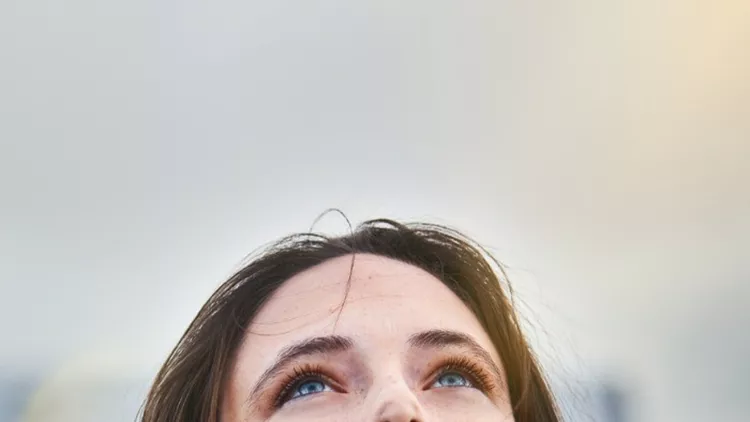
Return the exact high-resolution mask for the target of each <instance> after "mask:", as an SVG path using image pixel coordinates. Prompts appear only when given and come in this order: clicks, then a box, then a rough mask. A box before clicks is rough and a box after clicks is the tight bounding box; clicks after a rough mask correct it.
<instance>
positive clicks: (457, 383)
mask: <svg viewBox="0 0 750 422" xmlns="http://www.w3.org/2000/svg"><path fill="white" fill-rule="evenodd" d="M432 387H433V388H443V387H469V388H473V387H474V385H472V383H471V381H469V380H468V379H467V378H466V377H465V376H463V375H461V374H460V373H459V372H445V373H443V374H442V375H440V376H439V377H438V378H437V379H436V380H435V382H434V383H433V384H432Z"/></svg>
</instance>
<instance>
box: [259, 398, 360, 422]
mask: <svg viewBox="0 0 750 422" xmlns="http://www.w3.org/2000/svg"><path fill="white" fill-rule="evenodd" d="M360 404H361V401H360V400H357V398H356V397H354V396H353V395H341V394H325V393H324V394H320V395H319V396H317V397H310V398H303V399H299V401H297V402H289V403H288V404H287V406H285V407H284V408H282V409H281V410H280V411H279V412H277V413H275V414H274V415H273V417H271V419H268V420H267V422H303V421H304V422H349V421H354V420H358V417H359V415H360V412H361V406H360ZM264 422H265V420H264Z"/></svg>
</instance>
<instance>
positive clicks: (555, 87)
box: [0, 0, 750, 422]
mask: <svg viewBox="0 0 750 422" xmlns="http://www.w3.org/2000/svg"><path fill="white" fill-rule="evenodd" d="M621 3H623V2H614V1H603V2H597V3H595V4H590V3H589V2H575V1H574V2H568V3H567V4H565V3H560V2H552V1H548V2H536V3H529V2H507V1H503V2H497V1H476V2H444V1H429V2H427V1H415V2H410V3H404V2H395V1H346V2H344V1H334V0H328V1H305V2H291V1H274V2H247V1H232V0H220V1H214V2H210V3H205V2H198V1H190V0H189V1H182V2H170V1H157V2H154V1H149V2H146V1H128V2H114V1H105V2H102V1H93V0H90V1H85V0H74V1H67V2H51V1H24V2H21V1H13V0H11V1H9V2H4V3H3V4H2V5H0V28H2V29H0V51H2V56H1V57H0V64H1V66H0V333H2V338H3V339H5V341H3V342H2V343H3V344H2V347H0V369H2V370H5V371H32V372H33V371H41V372H42V376H43V377H44V376H47V375H45V374H60V373H63V372H65V371H66V370H67V371H68V372H71V371H72V372H71V373H73V374H74V376H75V374H77V372H76V371H77V370H78V369H80V367H81V362H86V365H83V366H88V367H90V366H92V364H91V362H98V360H101V361H102V363H101V365H102V366H103V367H107V368H109V367H116V368H120V369H118V371H122V368H130V369H128V370H131V369H132V370H136V371H142V373H145V374H150V373H151V371H153V370H155V368H157V367H158V363H159V361H160V360H161V359H162V358H163V357H164V356H165V353H166V352H167V351H168V349H169V347H170V346H171V345H172V344H173V343H174V342H175V341H176V339H177V338H178V337H179V335H180V333H181V330H183V329H184V327H185V326H186V325H187V323H188V322H189V321H190V319H191V318H192V316H193V315H194V313H195V312H196V311H197V309H198V308H199V307H200V305H201V304H202V302H203V301H204V300H205V299H206V298H207V297H208V295H209V294H210V292H211V291H212V289H213V288H214V287H216V285H217V284H218V283H219V282H221V281H222V280H223V279H224V278H226V277H227V276H228V275H229V274H231V272H232V270H233V269H236V267H237V265H238V264H239V262H240V261H241V260H242V258H243V257H244V256H245V255H246V254H247V253H249V252H251V251H252V250H254V249H255V248H257V247H258V246H260V245H262V244H264V243H267V242H269V241H271V240H273V239H275V238H277V237H279V236H281V235H284V234H288V233H290V232H296V231H306V230H308V229H309V227H310V224H311V223H312V222H313V220H314V219H315V218H316V217H317V216H318V215H319V213H320V212H322V211H323V210H325V209H327V208H329V207H338V208H341V209H342V210H343V211H345V212H346V213H347V215H348V216H349V218H350V219H351V220H352V221H354V222H355V223H356V222H359V221H362V220H364V219H367V218H372V217H380V216H386V217H394V218H401V219H406V220H429V221H434V222H440V223H445V224H450V225H452V226H455V227H457V228H459V229H462V230H464V231H465V232H467V233H468V234H470V235H472V236H474V237H475V238H477V240H479V241H480V242H481V243H483V244H485V245H487V246H489V247H490V248H491V250H493V251H494V252H495V253H496V254H497V256H498V258H500V259H501V260H503V261H504V262H506V263H507V264H508V265H509V266H510V268H511V275H512V276H513V279H514V280H515V282H516V286H517V287H518V289H519V290H520V292H521V295H522V298H524V299H527V301H528V303H529V307H530V308H531V314H532V315H531V318H530V319H531V320H532V321H534V322H535V323H536V325H538V326H541V327H542V329H541V330H537V331H536V332H537V333H539V332H542V331H546V332H547V334H540V335H536V337H537V338H539V340H538V342H539V343H540V344H542V346H541V349H542V354H543V355H545V356H546V358H545V359H547V362H551V363H550V365H553V364H555V362H557V363H560V364H561V365H565V366H570V367H572V368H574V369H571V371H573V372H576V371H577V370H578V369H580V368H581V367H585V371H584V372H593V373H601V374H608V375H610V376H614V377H616V378H618V379H621V380H622V382H623V383H624V385H626V386H627V387H629V388H631V389H632V394H633V397H634V400H635V401H636V403H637V409H636V410H635V412H637V417H636V418H635V419H634V420H638V421H644V422H649V421H666V420H682V421H698V420H724V421H735V420H736V421H739V420H740V417H741V416H742V415H744V414H746V412H747V411H749V410H750V409H748V407H747V406H748V404H747V400H746V398H747V397H748V396H750V391H749V390H748V387H747V384H746V380H747V378H748V376H750V366H748V363H747V359H746V357H747V356H748V354H749V353H750V350H748V349H749V347H748V343H750V341H748V339H747V334H745V333H743V331H746V327H747V326H748V324H750V310H749V309H750V288H749V287H748V284H749V283H750V270H748V268H747V263H748V262H749V261H750V252H749V251H750V244H749V243H750V241H748V239H750V188H748V183H749V182H750V159H748V157H749V155H748V154H750V141H748V140H749V139H750V111H749V110H750V78H748V76H747V75H750V51H749V50H748V47H747V46H748V45H750V32H749V31H748V28H750V6H746V5H742V4H741V3H742V2H730V1H726V2H708V1H706V2H694V4H692V5H686V4H684V3H681V2H680V3H675V2H668V1H656V2H655V1H653V0H651V1H646V0H636V1H630V2H627V3H626V5H625V4H621ZM319 227H320V228H321V229H324V230H335V231H341V230H345V227H346V226H345V224H344V223H343V221H341V220H340V219H337V218H336V217H335V216H329V217H328V218H326V219H325V220H324V221H323V222H322V223H321V224H320V226H319ZM66 368H67V369H66ZM71 368H74V369H71ZM133 368H137V369H133ZM575 368H578V369H575ZM50 376H52V375H50ZM743 397H744V398H743ZM719 409H723V410H722V411H724V412H725V413H726V414H725V415H723V418H722V417H720V416H718V415H720V413H718V412H719ZM702 412H703V413H702Z"/></svg>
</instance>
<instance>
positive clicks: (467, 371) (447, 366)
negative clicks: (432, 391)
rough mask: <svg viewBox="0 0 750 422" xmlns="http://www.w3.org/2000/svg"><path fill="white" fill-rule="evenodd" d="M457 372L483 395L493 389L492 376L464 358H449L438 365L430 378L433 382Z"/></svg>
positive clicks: (478, 365)
mask: <svg viewBox="0 0 750 422" xmlns="http://www.w3.org/2000/svg"><path fill="white" fill-rule="evenodd" d="M450 372H458V373H461V374H462V375H464V376H466V377H468V378H469V381H470V382H471V383H472V385H473V386H474V387H475V388H477V389H478V390H479V391H481V392H482V393H484V394H488V393H489V392H490V391H492V390H494V389H495V383H494V382H493V380H492V376H491V375H490V374H489V373H487V370H485V369H484V368H483V367H482V366H481V365H480V364H478V363H477V362H474V361H473V360H471V359H469V358H467V357H464V356H451V357H449V358H447V359H445V360H444V361H442V362H441V363H440V364H439V369H438V370H437V371H436V372H435V374H434V375H433V376H432V377H430V379H431V380H433V381H431V382H435V380H436V379H438V378H439V377H441V376H443V375H445V374H447V373H450Z"/></svg>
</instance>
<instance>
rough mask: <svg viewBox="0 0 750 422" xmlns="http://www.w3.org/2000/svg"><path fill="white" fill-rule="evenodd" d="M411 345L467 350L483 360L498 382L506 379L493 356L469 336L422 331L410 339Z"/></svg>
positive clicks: (447, 332) (448, 332)
mask: <svg viewBox="0 0 750 422" xmlns="http://www.w3.org/2000/svg"><path fill="white" fill-rule="evenodd" d="M409 345H411V346H412V347H416V348H421V349H424V348H433V349H439V348H443V347H450V346H453V347H461V348H464V349H467V350H468V351H469V353H471V355H473V356H474V357H475V358H477V359H479V360H481V361H482V363H484V364H485V365H486V366H487V367H488V368H489V369H490V370H491V371H492V374H493V375H494V376H496V377H497V379H498V380H502V379H504V377H503V375H502V374H503V372H502V371H501V370H500V367H498V366H497V364H496V363H495V360H494V359H492V355H490V353H489V352H487V350H485V349H484V347H482V346H480V345H479V343H477V342H476V340H474V339H473V338H471V336H469V335H468V334H464V333H461V332H458V331H451V330H428V331H422V332H419V333H416V334H413V335H412V336H411V337H409Z"/></svg>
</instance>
